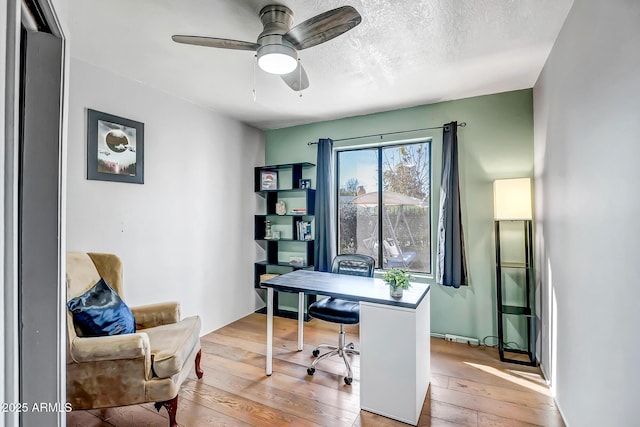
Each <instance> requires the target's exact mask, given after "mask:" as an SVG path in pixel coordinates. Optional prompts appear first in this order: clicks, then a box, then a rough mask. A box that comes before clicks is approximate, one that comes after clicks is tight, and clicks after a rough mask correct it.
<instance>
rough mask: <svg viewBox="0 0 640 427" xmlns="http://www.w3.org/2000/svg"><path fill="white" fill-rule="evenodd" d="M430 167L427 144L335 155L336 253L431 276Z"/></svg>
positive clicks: (404, 145) (378, 148) (375, 148)
mask: <svg viewBox="0 0 640 427" xmlns="http://www.w3.org/2000/svg"><path fill="white" fill-rule="evenodd" d="M430 166H431V146H430V143H429V142H428V141H422V142H417V143H408V144H402V145H392V146H379V147H366V148H359V149H348V150H344V151H338V152H337V167H336V171H337V182H338V185H337V188H338V194H337V199H336V200H337V201H338V215H337V217H338V227H337V228H338V253H359V254H366V255H370V256H372V257H373V258H374V259H375V260H376V267H377V268H385V269H387V268H392V267H396V268H403V269H405V270H409V271H413V272H420V273H431V220H430V210H431V209H430V207H431V180H430V176H431V171H430ZM380 242H382V244H380Z"/></svg>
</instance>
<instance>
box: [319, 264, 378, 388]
mask: <svg viewBox="0 0 640 427" xmlns="http://www.w3.org/2000/svg"><path fill="white" fill-rule="evenodd" d="M374 264H375V261H374V259H373V258H371V257H370V256H368V255H360V254H344V255H338V256H336V257H335V258H334V259H333V263H332V265H331V272H332V273H338V274H349V275H352V276H366V277H373V267H374ZM309 316H311V317H315V318H316V319H320V320H324V321H327V322H332V323H339V324H340V334H339V335H338V346H337V347H336V346H334V345H329V344H320V345H319V346H317V347H316V348H314V349H313V356H314V357H318V355H319V354H320V349H321V348H327V349H329V351H328V352H327V353H324V354H323V355H321V356H319V357H318V358H317V359H316V360H314V361H313V363H312V364H311V366H309V368H307V373H308V374H309V375H313V374H314V373H315V372H316V365H317V364H318V362H320V361H321V360H324V359H326V358H328V357H331V356H335V355H339V356H340V357H342V360H344V364H345V365H347V376H346V377H344V382H345V383H346V384H347V385H349V384H351V382H352V381H353V373H352V372H351V365H350V364H349V360H348V359H347V357H346V356H347V354H358V355H359V354H360V352H359V351H358V350H356V349H355V348H354V345H353V343H349V344H347V345H345V335H344V325H345V324H348V325H355V324H358V323H359V322H360V304H359V303H358V302H354V301H344V300H341V299H337V298H325V299H322V300H320V301H317V302H314V303H313V304H311V305H310V306H309Z"/></svg>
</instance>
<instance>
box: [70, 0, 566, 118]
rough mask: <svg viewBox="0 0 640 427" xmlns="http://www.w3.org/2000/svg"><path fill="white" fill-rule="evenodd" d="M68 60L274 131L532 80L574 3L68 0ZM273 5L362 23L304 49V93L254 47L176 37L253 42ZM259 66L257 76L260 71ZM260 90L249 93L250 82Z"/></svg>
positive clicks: (298, 18)
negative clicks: (263, 13)
mask: <svg viewBox="0 0 640 427" xmlns="http://www.w3.org/2000/svg"><path fill="white" fill-rule="evenodd" d="M69 3H70V15H71V16H70V18H71V19H70V22H71V25H70V27H71V28H70V30H71V37H72V44H71V55H72V56H73V57H75V58H78V59H81V60H83V61H86V62H88V63H91V64H94V65H96V66H99V67H102V68H106V69H108V70H110V71H112V72H114V73H116V74H119V75H121V76H125V77H128V78H131V79H134V80H137V81H141V82H144V83H145V84H148V85H150V86H152V87H154V88H157V89H159V90H162V91H164V92H167V93H170V94H172V95H175V96H177V97H180V98H183V99H186V100H189V101H191V102H194V103H196V104H198V105H201V106H204V107H206V108H209V109H211V110H214V111H218V112H220V113H223V114H225V115H227V116H230V117H233V118H235V119H238V120H240V121H243V122H246V123H249V124H251V125H253V126H256V127H258V128H261V129H273V128H279V127H286V126H291V125H296V124H302V123H310V122H317V121H323V120H329V119H335V118H339V117H345V116H354V115H360V114H366V113H371V112H376V111H385V110H391V109H396V108H402V107H409V106H414V105H421V104H429V103H434V102H439V101H445V100H451V99H459V98H466V97H470V96H477V95H484V94H489V93H497V92H504V91H509V90H516V89H523V88H528V87H532V86H533V84H534V83H535V81H536V79H537V77H538V74H539V73H540V70H541V69H542V66H543V65H544V62H545V60H546V58H547V56H548V54H549V51H550V50H551V47H552V45H553V42H554V41H555V39H556V36H557V34H558V32H559V31H560V28H561V26H562V23H563V22H564V19H565V17H566V15H567V13H568V11H569V8H570V7H571V4H572V3H573V0H421V1H418V0H405V1H391V0H384V1H374V0H353V1H348V2H345V1H337V0H314V1H311V0H283V1H279V2H274V1H261V0H172V1H170V0H134V1H132V0H108V1H105V0H70V2H69ZM273 3H280V4H285V5H286V6H288V7H289V8H291V9H292V10H293V12H294V23H293V25H294V26H295V25H296V24H297V23H300V22H302V21H304V20H306V19H308V18H310V17H312V16H315V15H317V14H319V13H322V12H324V11H327V10H329V9H333V8H335V7H339V6H343V5H345V4H349V5H351V6H354V7H355V8H356V9H357V10H358V11H359V12H360V14H361V15H362V23H361V24H360V25H359V26H357V27H356V28H354V29H353V30H351V31H349V32H348V33H346V34H343V35H342V36H340V37H338V38H335V39H333V40H331V41H328V42H326V43H324V44H322V45H319V46H315V47H312V48H309V49H306V50H302V51H300V52H299V56H300V58H301V61H302V64H303V65H304V67H305V69H306V71H307V74H308V75H309V80H310V87H309V89H307V90H305V91H303V92H302V97H300V96H299V95H300V94H299V93H297V92H293V91H292V90H291V89H289V88H288V87H287V86H286V85H285V84H284V82H282V81H281V79H280V78H279V77H278V76H275V75H271V74H267V73H264V72H262V71H261V70H260V69H259V68H258V67H257V66H255V67H254V64H255V59H254V57H253V53H252V52H247V51H233V50H226V49H212V48H206V47H199V46H187V45H181V44H177V43H174V42H172V41H171V35H172V34H193V35H202V36H210V37H222V38H231V39H238V40H246V41H251V42H254V41H255V40H256V38H257V36H258V34H259V33H260V31H262V25H261V23H260V20H259V17H258V12H259V10H260V9H261V8H262V7H263V6H265V5H267V4H273ZM254 68H255V71H254ZM254 87H255V89H256V94H257V97H256V99H255V100H254V97H253V95H252V89H253V88H254Z"/></svg>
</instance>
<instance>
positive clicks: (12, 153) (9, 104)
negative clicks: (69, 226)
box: [0, 0, 69, 427]
mask: <svg viewBox="0 0 640 427" xmlns="http://www.w3.org/2000/svg"><path fill="white" fill-rule="evenodd" d="M35 1H36V2H37V3H38V5H39V6H40V9H41V11H42V12H43V15H44V17H45V20H46V22H47V24H48V26H49V28H50V30H51V33H52V34H53V35H54V36H56V37H58V38H60V39H61V40H62V46H63V48H62V58H61V59H62V61H61V62H62V72H61V81H60V100H61V106H60V107H61V108H60V111H61V113H60V117H59V126H58V129H59V134H58V209H57V210H58V221H57V222H58V223H57V235H58V253H57V265H58V277H57V331H58V338H59V339H58V340H57V357H58V360H57V372H56V378H57V384H56V393H57V397H58V402H62V403H65V402H66V334H65V328H66V325H65V323H66V313H65V302H66V301H65V299H66V298H65V296H66V295H65V294H66V292H65V290H66V286H65V277H66V271H65V253H66V213H65V212H66V174H67V173H66V172H67V164H66V147H67V140H66V135H67V115H68V87H69V86H68V78H69V76H68V74H69V73H68V70H69V53H68V49H67V37H66V35H65V29H64V25H63V23H62V21H61V20H60V19H59V15H58V13H57V12H56V9H55V7H54V4H53V3H54V2H55V0H35ZM22 8H23V0H7V6H6V7H5V8H4V10H2V11H0V22H2V21H5V22H6V24H7V25H6V29H7V31H6V33H4V34H2V35H1V36H0V52H2V53H6V55H5V58H3V60H0V64H1V65H3V66H4V68H5V70H4V74H2V75H3V76H4V81H3V82H1V83H0V91H4V95H5V96H4V105H3V108H0V114H2V116H3V117H0V120H2V123H0V131H1V132H2V133H3V136H4V147H3V152H2V153H0V161H2V163H3V166H4V175H3V176H2V177H0V187H1V188H0V195H1V196H2V199H3V210H2V212H1V213H0V219H1V224H2V225H1V226H0V233H1V234H2V237H3V245H2V247H1V248H0V259H1V260H2V262H1V265H0V275H1V276H2V278H3V288H2V295H0V303H2V305H3V308H4V310H3V312H4V313H3V314H4V316H3V318H2V319H1V320H0V328H1V329H2V332H3V335H4V339H3V341H2V343H1V344H0V349H1V350H2V351H1V352H0V366H1V367H0V369H2V372H3V374H4V375H3V377H4V388H3V389H2V391H0V397H2V401H3V402H7V403H27V402H20V401H19V399H20V398H19V396H20V375H21V372H20V357H19V343H20V335H19V332H20V329H19V328H20V324H21V319H20V318H19V308H18V307H19V306H18V293H19V289H20V288H19V280H18V272H19V265H18V262H19V246H18V243H19V234H18V224H19V221H20V213H19V201H18V194H19V182H20V180H19V176H20V175H19V174H20V166H19V151H20V141H19V123H20V122H19V120H20V113H21V112H20V111H19V101H20V79H21V75H20V73H21V71H20V60H21V59H20V39H21V23H22V22H23V17H22V14H23V9H22ZM5 13H6V15H5ZM25 372H31V374H29V375H37V374H38V369H37V367H30V369H29V370H28V371H26V370H25V371H23V372H22V374H23V375H24V374H25ZM31 403H33V402H31ZM51 403H55V402H51ZM19 423H20V415H19V412H18V411H9V412H5V413H3V414H2V415H1V416H0V427H4V426H7V427H8V426H14V425H20V424H19ZM57 425H58V426H63V427H64V426H65V425H66V414H65V413H64V412H59V413H58V416H57Z"/></svg>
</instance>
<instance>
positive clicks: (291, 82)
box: [280, 62, 309, 92]
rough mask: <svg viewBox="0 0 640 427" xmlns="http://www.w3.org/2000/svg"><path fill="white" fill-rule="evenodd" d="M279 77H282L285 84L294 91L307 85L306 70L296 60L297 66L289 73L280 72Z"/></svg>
mask: <svg viewBox="0 0 640 427" xmlns="http://www.w3.org/2000/svg"><path fill="white" fill-rule="evenodd" d="M280 77H282V80H284V82H285V83H286V84H287V86H289V87H290V88H291V89H293V90H295V91H296V92H297V91H300V90H304V89H306V88H308V87H309V77H307V72H306V71H305V70H304V67H303V66H302V64H301V63H300V62H298V68H296V69H295V70H293V71H292V72H290V73H289V74H281V75H280Z"/></svg>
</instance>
